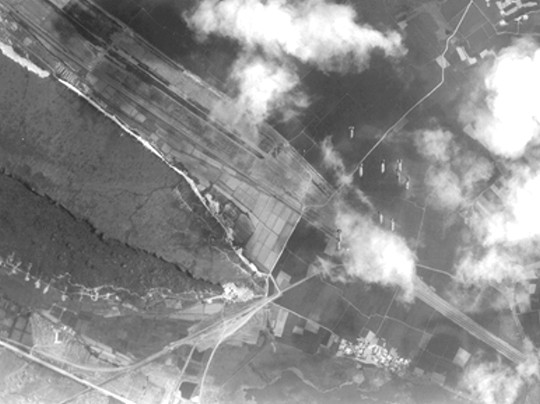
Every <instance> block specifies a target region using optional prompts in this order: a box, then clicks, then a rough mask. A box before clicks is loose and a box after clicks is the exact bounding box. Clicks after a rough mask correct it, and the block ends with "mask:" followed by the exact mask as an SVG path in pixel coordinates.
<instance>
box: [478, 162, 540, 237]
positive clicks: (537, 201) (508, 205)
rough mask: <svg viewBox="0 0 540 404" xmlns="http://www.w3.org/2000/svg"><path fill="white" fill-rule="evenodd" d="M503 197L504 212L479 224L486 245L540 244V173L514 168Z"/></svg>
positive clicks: (518, 167) (528, 168)
mask: <svg viewBox="0 0 540 404" xmlns="http://www.w3.org/2000/svg"><path fill="white" fill-rule="evenodd" d="M499 193H500V194H501V196H502V200H503V202H502V205H503V206H502V208H500V209H498V210H497V211H495V212H494V213H492V214H491V215H490V216H489V217H488V218H487V219H482V218H478V220H477V221H476V223H475V225H476V229H477V232H479V233H480V236H481V238H482V240H483V243H484V244H485V245H494V244H497V243H502V244H505V245H516V244H518V243H523V242H531V241H540V214H539V210H538V209H539V206H540V172H539V171H535V170H534V169H532V168H531V167H529V166H524V165H514V166H513V167H512V169H511V177H510V178H508V179H507V180H506V181H505V184H504V187H503V188H502V189H501V190H500V191H499Z"/></svg>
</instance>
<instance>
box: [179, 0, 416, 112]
mask: <svg viewBox="0 0 540 404" xmlns="http://www.w3.org/2000/svg"><path fill="white" fill-rule="evenodd" d="M357 17H358V16H357V14H356V11H355V10H354V8H353V7H352V6H350V5H344V4H332V3H329V2H327V1H326V0H304V1H294V2H291V1H287V0H273V1H265V0H203V1H202V2H201V3H200V4H199V5H198V6H197V7H196V8H195V9H194V10H193V11H192V12H190V13H186V14H184V18H185V20H186V21H187V23H188V25H189V27H190V28H191V29H192V30H194V31H195V32H196V33H197V34H198V35H199V36H200V37H201V39H202V40H204V39H205V38H207V37H208V36H210V35H219V36H223V37H228V38H231V39H233V40H235V41H237V42H239V43H240V44H241V45H242V49H243V51H242V52H243V55H242V56H241V59H249V58H252V57H253V55H259V56H258V60H257V62H256V63H254V64H252V65H250V66H246V67H245V68H244V69H235V72H236V74H234V79H235V81H237V82H238V83H240V85H241V84H242V83H246V86H243V87H241V88H240V97H243V98H244V101H251V102H244V104H245V105H246V106H247V107H253V111H254V113H255V118H259V119H260V118H265V117H266V116H268V111H269V109H266V110H265V109H264V108H263V107H264V106H267V107H269V108H270V107H274V108H278V109H279V107H282V106H283V105H284V103H283V102H280V101H279V100H280V97H282V96H283V95H284V94H287V92H288V91H290V90H291V89H293V88H295V86H296V85H297V84H298V77H297V76H296V73H295V72H294V69H293V68H292V67H291V66H292V64H291V63H290V62H289V61H291V60H294V59H296V60H299V61H302V62H304V63H307V64H310V65H312V66H315V67H317V68H318V69H320V70H322V71H325V72H340V73H344V72H360V71H362V70H364V69H365V68H366V67H367V66H368V65H369V60H370V57H371V54H372V52H373V51H375V50H378V51H380V52H382V53H383V54H384V55H386V56H387V57H399V56H402V55H404V54H405V49H404V47H403V45H402V39H401V36H400V35H399V34H398V33H397V32H395V31H388V32H385V33H383V32H380V31H377V30H375V29H374V28H372V27H371V26H369V25H367V24H359V23H358V22H357ZM263 60H264V61H265V63H263ZM242 73H244V74H246V75H247V76H248V77H246V78H243V77H241V74H242ZM265 73H268V74H269V75H270V76H271V78H269V79H262V76H263V75H264V74H265ZM255 78H261V80H255ZM247 83H249V86H247ZM247 90H249V91H247Z"/></svg>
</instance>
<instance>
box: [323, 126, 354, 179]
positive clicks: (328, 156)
mask: <svg viewBox="0 0 540 404" xmlns="http://www.w3.org/2000/svg"><path fill="white" fill-rule="evenodd" d="M321 153H322V165H323V167H324V168H326V169H327V170H330V171H331V172H332V174H333V176H334V177H335V178H336V181H337V183H338V185H340V186H341V185H350V184H351V183H352V181H353V174H350V173H347V171H346V168H345V163H344V162H343V159H342V158H341V155H340V154H339V152H338V151H337V150H336V149H335V148H334V144H333V143H332V137H330V136H327V137H325V138H324V140H323V141H322V143H321Z"/></svg>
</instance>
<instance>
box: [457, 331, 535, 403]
mask: <svg viewBox="0 0 540 404" xmlns="http://www.w3.org/2000/svg"><path fill="white" fill-rule="evenodd" d="M526 350H527V360H526V361H525V362H523V363H520V364H519V365H517V366H516V367H515V368H513V367H511V366H509V365H507V364H505V363H503V362H502V361H500V360H499V361H482V360H480V359H479V358H473V360H471V362H470V363H469V365H468V366H467V368H466V369H465V371H464V373H463V376H462V379H461V383H460V384H461V387H463V388H465V389H466V390H467V391H468V392H469V393H470V394H471V395H472V396H473V397H474V398H475V399H476V400H478V402H480V403H482V404H513V403H515V402H516V399H517V398H518V396H519V394H520V393H521V391H522V389H523V388H524V387H525V386H526V385H527V384H528V383H531V382H533V381H534V380H535V379H536V380H537V379H538V377H539V376H540V371H539V362H538V352H537V351H536V350H535V349H534V348H533V346H532V343H531V342H530V341H526Z"/></svg>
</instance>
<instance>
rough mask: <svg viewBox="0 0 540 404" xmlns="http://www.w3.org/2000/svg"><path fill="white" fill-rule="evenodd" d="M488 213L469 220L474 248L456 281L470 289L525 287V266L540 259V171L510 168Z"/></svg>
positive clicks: (465, 251) (465, 253)
mask: <svg viewBox="0 0 540 404" xmlns="http://www.w3.org/2000/svg"><path fill="white" fill-rule="evenodd" d="M507 168H508V169H509V171H508V176H507V177H503V178H501V179H500V185H499V186H498V187H497V188H496V194H495V192H493V191H490V192H492V198H491V202H487V200H486V199H484V200H482V201H481V203H482V204H483V205H484V206H485V208H486V209H487V210H488V211H487V212H484V211H483V210H481V209H478V210H476V211H473V213H472V215H471V216H470V218H469V226H470V228H471V231H472V236H473V240H474V243H472V244H471V243H469V244H468V245H467V246H464V247H463V248H462V249H461V252H460V254H459V255H460V258H459V260H458V262H457V265H456V276H457V278H458V279H459V280H460V281H461V282H463V283H464V284H467V285H474V284H478V285H482V284H484V285H485V284H500V283H507V284H508V283H510V284H512V285H514V286H516V287H518V286H520V285H522V286H523V285H526V284H527V282H528V279H529V278H531V277H532V275H531V274H530V273H529V271H528V270H527V269H526V265H527V264H530V263H532V262H535V261H538V260H539V258H540V253H539V251H540V250H539V247H540V215H539V214H538V209H539V208H538V207H539V206H540V171H537V170H536V169H534V168H532V167H529V166H526V165H523V164H521V163H519V164H518V163H514V164H508V165H507Z"/></svg>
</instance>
